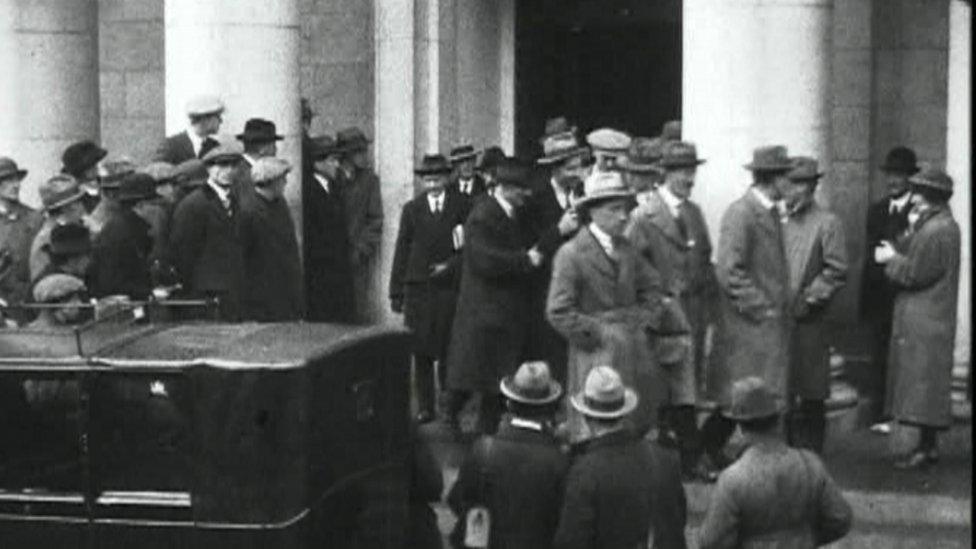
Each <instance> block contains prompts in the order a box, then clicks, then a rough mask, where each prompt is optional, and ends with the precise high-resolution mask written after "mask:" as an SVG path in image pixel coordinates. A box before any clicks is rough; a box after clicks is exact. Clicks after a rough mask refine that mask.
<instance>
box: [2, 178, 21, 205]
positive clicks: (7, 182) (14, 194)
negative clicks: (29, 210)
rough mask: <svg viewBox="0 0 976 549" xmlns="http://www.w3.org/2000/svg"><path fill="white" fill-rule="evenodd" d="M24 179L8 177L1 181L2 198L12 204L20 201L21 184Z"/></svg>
mask: <svg viewBox="0 0 976 549" xmlns="http://www.w3.org/2000/svg"><path fill="white" fill-rule="evenodd" d="M21 181H23V178H20V177H8V178H6V179H4V180H3V181H0V198H5V199H7V200H9V201H11V202H18V201H20V182H21Z"/></svg>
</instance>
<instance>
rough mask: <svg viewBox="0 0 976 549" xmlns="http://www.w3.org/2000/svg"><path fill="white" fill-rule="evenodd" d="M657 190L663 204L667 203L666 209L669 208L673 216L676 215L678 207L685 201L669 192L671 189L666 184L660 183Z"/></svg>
mask: <svg viewBox="0 0 976 549" xmlns="http://www.w3.org/2000/svg"><path fill="white" fill-rule="evenodd" d="M657 192H658V194H659V195H661V199H662V200H664V203H665V204H667V206H668V209H669V210H671V213H673V214H674V215H675V217H677V216H678V208H680V207H681V205H682V204H684V203H685V201H684V200H682V199H680V198H678V197H677V196H674V193H672V192H671V189H669V188H668V186H667V185H661V186H660V187H658V191H657Z"/></svg>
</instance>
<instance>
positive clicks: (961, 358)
mask: <svg viewBox="0 0 976 549" xmlns="http://www.w3.org/2000/svg"><path fill="white" fill-rule="evenodd" d="M971 22H972V5H971V4H970V2H969V1H965V0H952V2H951V4H950V5H949V86H948V88H949V89H948V91H949V98H948V116H947V122H948V132H947V135H946V171H947V172H948V173H949V175H950V176H952V178H953V180H954V182H955V194H953V196H952V204H951V205H952V213H953V215H954V216H955V218H956V221H957V222H958V223H959V227H960V229H961V230H962V266H961V270H960V273H959V314H958V325H957V330H956V363H957V364H966V365H967V366H968V365H969V364H970V360H971V349H972V348H971V340H970V331H969V330H970V328H971V326H972V310H971V308H970V301H969V299H970V295H971V293H970V292H971V284H972V282H971V278H970V269H971V267H972V249H971V246H972V241H971V239H970V231H971V230H972V221H973V217H972V210H971V205H970V200H971V199H972V191H971V188H970V187H971V185H972V171H971V166H972V164H971V162H972V156H971V155H972V141H971V138H970V134H969V131H970V118H969V117H970V116H971V114H972V96H971V95H970V94H971V93H972V72H971V68H970V63H971V62H972V55H971V53H970V49H969V48H970V46H971V44H972V35H971V32H972V28H971Z"/></svg>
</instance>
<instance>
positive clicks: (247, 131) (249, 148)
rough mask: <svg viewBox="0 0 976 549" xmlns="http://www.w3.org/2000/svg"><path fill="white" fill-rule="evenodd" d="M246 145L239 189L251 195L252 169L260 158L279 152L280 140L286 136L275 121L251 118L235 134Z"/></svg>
mask: <svg viewBox="0 0 976 549" xmlns="http://www.w3.org/2000/svg"><path fill="white" fill-rule="evenodd" d="M234 137H235V138H236V139H237V140H238V141H240V142H241V143H242V144H243V145H244V154H242V155H241V158H243V160H244V165H243V166H241V170H240V173H239V182H240V185H239V190H241V191H243V192H244V193H245V194H248V195H250V194H251V192H252V191H254V181H253V179H252V177H251V170H252V168H254V163H255V162H257V161H258V159H259V158H266V157H272V156H275V155H276V154H278V141H281V140H282V139H284V137H282V136H280V135H278V128H277V127H276V126H275V123H274V122H272V121H270V120H265V119H263V118H250V119H248V120H247V122H245V123H244V131H243V132H241V133H239V134H237V135H236V136H234Z"/></svg>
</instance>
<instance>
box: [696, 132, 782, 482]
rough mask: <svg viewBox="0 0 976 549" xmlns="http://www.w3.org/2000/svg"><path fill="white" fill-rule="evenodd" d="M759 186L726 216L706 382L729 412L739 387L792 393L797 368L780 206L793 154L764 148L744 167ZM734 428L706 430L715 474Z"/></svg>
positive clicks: (719, 420) (723, 424) (714, 423)
mask: <svg viewBox="0 0 976 549" xmlns="http://www.w3.org/2000/svg"><path fill="white" fill-rule="evenodd" d="M745 168H746V169H747V170H750V171H751V172H752V177H753V184H752V186H751V187H750V188H749V190H747V191H746V193H745V195H743V196H742V197H741V198H739V199H738V200H736V201H735V202H733V203H732V204H731V205H729V207H728V209H727V210H726V211H725V214H724V215H723V216H722V227H721V230H720V232H719V241H718V252H717V254H716V265H715V271H716V275H717V277H718V282H719V286H720V288H721V290H722V291H721V296H722V297H721V299H719V306H720V309H721V313H720V316H721V318H720V322H719V323H718V325H717V327H716V331H715V343H714V346H713V348H712V355H711V358H712V359H713V360H712V361H711V363H710V365H709V375H708V380H707V383H706V385H707V390H708V395H709V397H710V399H711V400H713V401H714V402H715V403H716V404H717V405H718V410H721V408H722V407H726V406H728V404H729V399H730V398H731V390H732V382H733V381H735V380H737V379H739V378H742V377H747V376H758V377H759V378H761V379H762V380H763V381H764V382H765V383H766V384H767V385H768V386H769V387H770V388H771V389H772V390H774V391H775V392H776V393H777V394H780V395H785V394H786V393H787V391H786V389H787V385H786V383H787V372H788V370H787V368H788V365H789V364H790V356H789V348H790V347H789V337H790V323H791V321H792V314H791V313H792V312H791V310H790V307H789V287H790V279H789V267H788V265H787V262H786V253H785V251H784V249H783V228H782V217H781V213H780V209H779V206H778V204H777V201H779V200H780V199H781V198H782V196H783V192H784V190H785V189H786V188H787V186H788V185H789V179H788V178H787V174H788V173H789V171H790V170H791V169H792V168H793V164H792V163H791V161H790V158H789V155H788V154H787V152H786V147H784V146H782V145H772V146H765V147H759V148H757V149H756V150H755V151H754V152H753V160H752V162H751V163H749V164H747V165H746V166H745ZM734 429H735V425H734V424H733V423H732V422H731V421H729V420H728V419H727V418H726V417H725V416H723V415H721V413H720V411H717V412H715V413H713V414H712V415H711V416H710V417H709V418H708V419H707V420H706V421H705V423H704V424H703V425H702V439H703V445H704V449H705V451H706V453H707V454H708V455H709V457H710V458H711V461H712V465H713V466H714V467H716V468H719V467H722V466H724V465H725V462H727V459H726V458H725V456H724V454H723V447H724V446H725V443H726V442H727V441H728V438H729V436H730V435H731V434H732V432H733V431H734Z"/></svg>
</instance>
